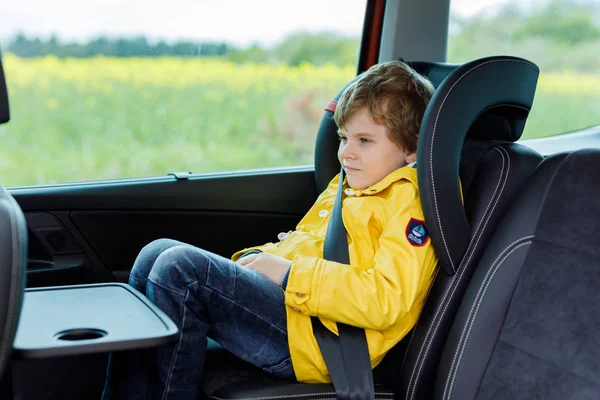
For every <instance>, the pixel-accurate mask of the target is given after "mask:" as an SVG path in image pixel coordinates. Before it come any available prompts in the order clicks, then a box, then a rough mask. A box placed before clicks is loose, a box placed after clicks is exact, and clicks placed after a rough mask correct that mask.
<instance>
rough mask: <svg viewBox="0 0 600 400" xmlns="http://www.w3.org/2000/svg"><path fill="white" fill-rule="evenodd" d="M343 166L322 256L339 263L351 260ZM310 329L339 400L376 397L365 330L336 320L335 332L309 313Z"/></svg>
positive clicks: (369, 399) (358, 399)
mask: <svg viewBox="0 0 600 400" xmlns="http://www.w3.org/2000/svg"><path fill="white" fill-rule="evenodd" d="M343 186H344V169H343V168H342V170H341V172H340V180H339V184H338V192H337V196H336V198H335V203H334V205H333V210H332V211H331V217H330V219H329V225H328V226H327V233H326V234H325V244H324V247H323V258H324V259H326V260H330V261H336V262H339V263H342V264H349V263H350V256H349V254H348V241H347V239H346V228H345V227H344V221H343V219H342V195H343ZM311 320H312V326H313V333H314V335H315V338H316V339H317V343H318V344H319V348H320V349H321V354H322V355H323V358H324V359H325V364H326V365H327V369H328V370H329V374H330V375H331V380H332V381H333V386H334V387H335V393H336V397H337V398H338V399H342V400H371V399H374V398H375V389H374V384H373V372H372V370H371V360H370V357H369V348H368V346H367V337H366V334H365V330H364V329H361V328H357V327H354V326H350V325H346V324H343V323H340V322H338V323H337V327H338V333H339V336H336V335H335V334H334V333H333V332H331V331H330V330H329V329H327V328H326V327H325V326H324V325H323V324H322V323H321V321H320V320H319V319H318V318H317V317H311Z"/></svg>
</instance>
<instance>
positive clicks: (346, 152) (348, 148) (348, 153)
mask: <svg viewBox="0 0 600 400" xmlns="http://www.w3.org/2000/svg"><path fill="white" fill-rule="evenodd" d="M354 150H355V149H354V146H353V145H352V144H350V143H346V144H345V145H344V146H343V147H342V149H341V151H340V156H341V158H342V159H346V158H349V159H355V158H356V152H355V151H354Z"/></svg>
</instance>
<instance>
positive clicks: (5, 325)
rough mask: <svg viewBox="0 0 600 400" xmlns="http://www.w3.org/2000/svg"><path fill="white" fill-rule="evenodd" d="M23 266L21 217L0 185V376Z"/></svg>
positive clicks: (21, 290)
mask: <svg viewBox="0 0 600 400" xmlns="http://www.w3.org/2000/svg"><path fill="white" fill-rule="evenodd" d="M26 266H27V226H26V224H25V217H24V216H23V212H22V211H21V208H20V207H19V205H18V204H17V202H16V201H15V199H14V198H13V197H12V196H11V195H10V194H9V193H8V192H7V191H6V190H5V189H4V188H3V187H2V186H0V376H2V375H3V372H5V369H6V370H7V371H8V369H7V368H6V366H7V363H8V360H9V359H10V355H11V353H12V349H13V342H14V339H15V334H16V331H17V325H18V323H19V316H20V315H21V306H22V302H23V294H24V292H25V279H26V274H25V270H26ZM7 380H8V382H3V384H2V385H1V386H2V387H3V388H6V387H9V386H10V378H8V379H7ZM5 383H6V384H5ZM1 390H5V389H0V391H1ZM6 390H8V389H6ZM0 397H2V398H4V397H5V393H0Z"/></svg>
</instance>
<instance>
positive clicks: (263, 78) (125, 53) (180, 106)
mask: <svg viewBox="0 0 600 400" xmlns="http://www.w3.org/2000/svg"><path fill="white" fill-rule="evenodd" d="M365 5H366V2H365V0H351V1H348V0H328V1H326V2H323V1H320V0H304V1H302V2H281V1H278V0H253V1H251V2H248V1H245V0H221V1H218V2H217V1H199V0H172V1H169V2H164V1H162V0H144V1H137V0H133V1H128V2H123V1H120V0H87V1H84V2H81V1H78V0H56V1H52V2H47V1H43V0H21V1H19V2H16V1H15V2H1V3H0V19H1V20H2V23H0V46H1V48H2V51H3V63H4V67H5V73H6V78H7V84H8V90H9V98H10V106H11V121H10V122H9V123H8V124H5V125H0V177H1V179H2V183H3V184H4V185H7V186H16V185H19V186H20V185H36V184H52V183H61V182H75V181H89V180H99V179H115V178H131V177H144V176H157V175H165V174H167V173H169V172H174V171H191V172H194V173H200V172H217V171H229V170H237V169H249V168H262V167H276V166H290V165H307V164H310V165H312V164H313V150H314V140H315V136H316V132H317V128H318V124H319V122H320V119H321V117H322V115H323V111H324V107H325V106H326V104H327V103H328V101H329V100H330V99H331V98H332V97H333V96H334V95H335V94H336V93H337V92H338V91H339V90H340V89H341V88H342V87H343V86H344V85H345V84H346V83H347V82H348V81H349V80H351V79H352V77H353V76H355V74H356V65H357V60H358V52H359V47H360V36H361V33H362V26H363V19H364V13H365ZM332 15H335V18H332Z"/></svg>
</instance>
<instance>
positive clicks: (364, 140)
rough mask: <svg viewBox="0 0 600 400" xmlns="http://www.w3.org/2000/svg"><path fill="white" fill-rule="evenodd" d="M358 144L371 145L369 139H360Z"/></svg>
mask: <svg viewBox="0 0 600 400" xmlns="http://www.w3.org/2000/svg"><path fill="white" fill-rule="evenodd" d="M360 143H362V144H367V143H371V141H370V140H369V139H365V138H361V139H360Z"/></svg>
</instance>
